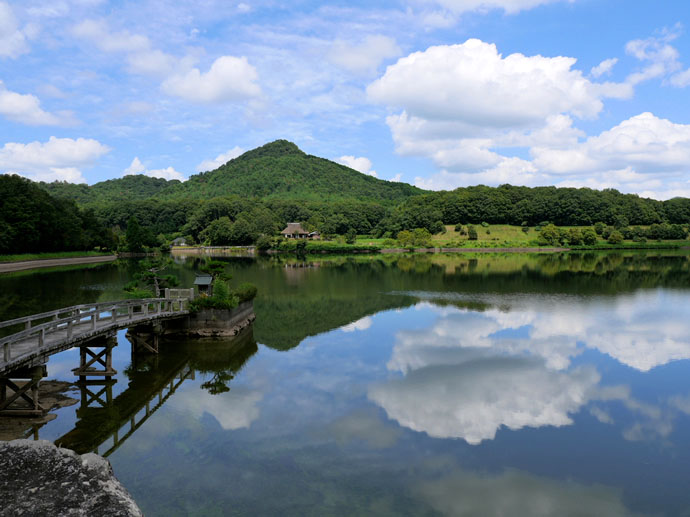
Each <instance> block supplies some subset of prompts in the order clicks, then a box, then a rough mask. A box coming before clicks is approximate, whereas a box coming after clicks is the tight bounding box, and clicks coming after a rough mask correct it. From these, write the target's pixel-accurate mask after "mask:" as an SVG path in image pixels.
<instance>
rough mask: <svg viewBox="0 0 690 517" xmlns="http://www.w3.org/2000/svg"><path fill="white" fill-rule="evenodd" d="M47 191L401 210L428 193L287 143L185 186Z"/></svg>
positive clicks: (151, 181) (133, 180)
mask: <svg viewBox="0 0 690 517" xmlns="http://www.w3.org/2000/svg"><path fill="white" fill-rule="evenodd" d="M41 187H42V188H44V189H45V190H47V191H48V192H50V193H51V194H53V195H55V196H58V197H61V198H66V199H73V200H75V201H77V202H78V203H80V204H84V205H90V206H97V205H103V204H104V203H111V202H118V201H124V200H131V201H135V200H143V199H151V198H153V199H157V200H161V201H163V200H167V201H179V200H183V199H184V200H202V199H209V198H213V197H220V196H229V195H237V196H241V197H245V198H246V197H249V198H261V199H280V200H285V199H292V200H311V201H320V202H326V201H328V202H332V201H342V200H347V201H352V200H356V201H366V202H375V203H379V204H385V205H395V204H397V203H398V202H400V201H402V200H403V199H405V198H407V197H410V196H414V195H417V194H421V193H423V192H424V191H423V190H421V189H418V188H417V187H413V186H412V185H408V184H407V183H397V182H391V181H383V180H380V179H377V178H374V177H372V176H367V175H366V174H362V173H360V172H357V171H355V170H353V169H350V168H349V167H346V166H344V165H341V164H339V163H335V162H332V161H330V160H326V159H324V158H318V157H316V156H310V155H308V154H306V153H304V152H303V151H301V150H300V149H299V148H298V147H297V146H296V145H295V144H293V143H292V142H288V141H286V140H276V141H275V142H271V143H269V144H266V145H264V146H261V147H258V148H257V149H253V150H251V151H247V152H246V153H244V154H242V155H241V156H239V157H237V158H235V159H233V160H230V161H229V162H228V163H226V164H225V165H222V166H221V167H219V168H218V169H215V170H213V171H209V172H203V173H201V174H196V175H193V176H191V177H190V178H189V180H188V181H185V182H184V183H181V182H180V181H177V180H172V181H166V180H164V179H158V178H149V177H146V176H142V175H131V176H125V177H123V178H120V179H115V180H108V181H103V182H100V183H96V184H94V185H93V186H90V187H89V186H87V185H74V184H71V183H60V182H55V183H41Z"/></svg>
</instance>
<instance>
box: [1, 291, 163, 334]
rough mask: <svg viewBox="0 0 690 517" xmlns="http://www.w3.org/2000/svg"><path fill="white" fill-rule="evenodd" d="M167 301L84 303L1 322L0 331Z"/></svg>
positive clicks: (142, 300) (161, 299)
mask: <svg viewBox="0 0 690 517" xmlns="http://www.w3.org/2000/svg"><path fill="white" fill-rule="evenodd" d="M167 300H168V299H167V298H141V299H132V300H114V301H111V302H98V303H84V304H81V305H72V306H71V307H64V308H62V309H57V310H53V311H48V312H42V313H40V314H31V315H30V316H22V317H21V318H15V319H13V320H7V321H2V322H0V329H1V328H5V327H10V326H12V325H19V324H21V323H29V322H32V321H34V320H41V319H44V318H50V317H54V316H58V315H60V314H64V313H66V312H74V311H76V310H79V311H82V310H90V309H98V308H102V309H101V310H102V311H104V310H106V308H109V307H112V306H113V305H120V304H122V306H123V307H125V306H127V305H140V304H143V303H145V302H148V303H158V302H164V301H167Z"/></svg>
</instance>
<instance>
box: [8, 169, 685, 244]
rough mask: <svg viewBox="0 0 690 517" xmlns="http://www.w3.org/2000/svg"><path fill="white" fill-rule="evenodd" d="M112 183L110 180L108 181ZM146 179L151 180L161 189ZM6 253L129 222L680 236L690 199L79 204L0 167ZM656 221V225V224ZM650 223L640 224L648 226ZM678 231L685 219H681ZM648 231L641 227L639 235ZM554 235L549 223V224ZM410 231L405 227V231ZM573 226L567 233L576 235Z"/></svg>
mask: <svg viewBox="0 0 690 517" xmlns="http://www.w3.org/2000/svg"><path fill="white" fill-rule="evenodd" d="M111 187H112V185H111ZM157 187H158V186H157V185H153V184H152V185H150V188H152V189H153V188H157ZM0 199H1V200H2V206H1V208H0V223H1V224H2V226H1V227H0V253H21V252H37V251H61V250H78V249H92V248H94V247H106V248H114V247H117V246H118V243H119V244H120V245H123V244H124V243H125V242H126V240H125V237H126V233H127V231H128V228H129V227H130V226H132V222H131V221H132V220H134V221H136V222H135V223H134V224H135V225H136V226H135V228H132V229H130V230H129V231H130V234H131V235H132V236H134V237H136V238H134V240H136V241H138V242H140V243H141V246H143V247H151V246H156V245H164V244H166V243H167V242H169V241H170V240H171V239H173V238H175V237H185V238H187V239H188V240H189V241H191V242H192V243H208V244H211V245H246V244H252V243H256V242H257V240H258V239H259V238H260V237H261V236H275V235H277V234H278V232H280V230H282V229H283V228H284V227H285V226H286V224H287V223H288V222H300V223H302V225H303V227H305V229H307V230H309V231H313V230H316V231H319V232H320V233H321V234H322V235H324V236H329V235H348V234H349V235H355V234H358V235H371V236H373V237H396V236H397V235H398V234H399V233H400V232H402V231H408V232H413V231H414V230H415V229H425V230H426V231H428V232H429V233H430V234H436V233H439V232H442V231H444V225H458V224H460V225H463V224H464V225H477V224H481V223H491V224H513V225H518V226H519V225H522V226H523V227H524V226H546V225H547V224H548V223H552V224H554V225H556V226H592V225H594V224H595V223H602V224H603V225H605V226H606V227H609V226H610V227H613V228H616V229H619V230H621V233H623V234H624V236H626V238H628V237H627V234H626V233H625V232H623V231H622V230H623V229H625V228H628V227H632V228H635V227H638V228H637V229H635V230H634V231H633V230H630V232H633V233H630V232H628V233H629V234H630V235H632V236H633V237H629V238H638V239H642V238H646V239H658V238H677V237H672V235H680V231H679V226H678V225H687V224H688V223H690V199H687V198H674V199H670V200H667V201H657V200H653V199H645V198H640V197H639V196H637V195H634V194H622V193H620V192H618V191H616V190H613V189H607V190H603V191H598V190H592V189H587V188H580V189H576V188H556V187H536V188H530V187H515V186H511V185H502V186H500V187H487V186H482V185H479V186H474V187H464V188H458V189H456V190H453V191H441V192H429V193H425V194H420V195H416V196H412V197H409V198H406V199H404V200H403V201H401V202H399V203H398V204H395V205H389V204H384V203H380V202H376V201H371V200H365V199H362V200H356V199H353V200H338V201H324V200H295V199H289V198H285V199H283V198H275V197H269V198H257V197H249V196H238V195H230V196H219V197H208V198H206V199H203V198H196V199H189V198H179V199H178V198H176V199H158V198H149V199H133V200H129V201H128V200H123V199H117V200H112V198H110V199H111V200H108V201H105V200H103V199H101V200H100V201H99V202H94V203H90V204H88V205H87V206H88V208H83V207H82V208H80V207H78V206H77V205H76V204H75V203H74V201H71V200H68V199H64V198H56V197H53V196H51V195H50V194H48V193H47V192H45V191H44V190H42V189H40V188H38V186H37V185H36V184H33V183H31V182H30V181H28V180H25V179H23V178H20V177H18V176H12V175H0ZM654 225H656V226H654ZM641 226H644V227H645V228H644V229H640V228H639V227H641ZM642 230H644V232H643V231H642ZM681 230H682V228H681ZM643 233H644V235H643ZM547 234H548V232H547ZM404 235H406V234H404ZM576 238H577V235H576V234H573V235H572V236H571V240H573V239H576Z"/></svg>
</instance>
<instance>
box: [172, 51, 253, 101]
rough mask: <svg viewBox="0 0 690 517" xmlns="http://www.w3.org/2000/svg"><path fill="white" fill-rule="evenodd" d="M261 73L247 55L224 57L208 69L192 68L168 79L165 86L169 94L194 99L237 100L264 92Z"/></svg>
mask: <svg viewBox="0 0 690 517" xmlns="http://www.w3.org/2000/svg"><path fill="white" fill-rule="evenodd" d="M258 77H259V76H258V73H257V72H256V69H255V68H254V67H253V66H252V65H250V64H249V61H248V60H247V58H246V57H234V56H221V57H219V58H218V59H216V60H215V61H214V62H213V64H212V65H211V68H210V69H209V70H208V72H201V71H200V70H199V69H198V68H192V69H191V70H189V71H188V72H186V73H182V74H176V75H173V76H171V77H169V78H168V79H166V80H165V81H164V82H163V84H162V86H161V87H162V89H163V91H164V92H165V93H167V94H168V95H173V96H176V97H181V98H183V99H186V100H189V101H192V102H201V103H215V102H226V101H237V100H243V99H248V98H251V97H256V96H258V95H260V94H261V88H260V87H259V85H258V84H257V82H256V81H257V80H258Z"/></svg>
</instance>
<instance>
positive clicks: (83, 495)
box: [0, 440, 142, 517]
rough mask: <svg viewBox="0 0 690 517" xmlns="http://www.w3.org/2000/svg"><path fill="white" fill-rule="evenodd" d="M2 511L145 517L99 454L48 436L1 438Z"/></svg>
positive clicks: (0, 511) (0, 488)
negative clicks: (64, 446) (58, 444)
mask: <svg viewBox="0 0 690 517" xmlns="http://www.w3.org/2000/svg"><path fill="white" fill-rule="evenodd" d="M0 515H2V516H5V515H7V516H9V515H11V516H13V517H14V516H20V515H22V516H32V515H37V516H38V515H40V516H44V515H51V516H53V515H54V516H59V515H89V516H92V515H98V516H110V515H113V516H133V515H142V513H141V510H139V508H138V507H137V505H136V503H135V502H134V500H133V499H132V496H130V495H129V493H128V492H127V490H125V488H124V487H123V486H122V485H121V484H120V482H119V481H118V480H117V479H116V478H115V475H114V474H113V469H112V468H111V467H110V463H109V462H108V460H106V459H105V458H102V457H101V456H98V455H97V454H84V455H82V456H80V455H78V454H77V453H75V452H74V451H71V450H69V449H61V448H59V447H56V446H55V445H53V444H52V443H51V442H48V441H46V440H38V441H33V440H13V441H11V442H0Z"/></svg>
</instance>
